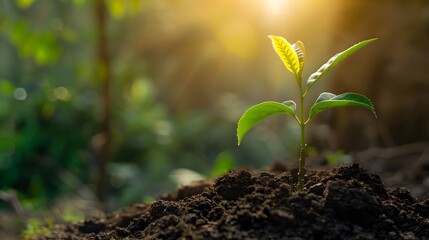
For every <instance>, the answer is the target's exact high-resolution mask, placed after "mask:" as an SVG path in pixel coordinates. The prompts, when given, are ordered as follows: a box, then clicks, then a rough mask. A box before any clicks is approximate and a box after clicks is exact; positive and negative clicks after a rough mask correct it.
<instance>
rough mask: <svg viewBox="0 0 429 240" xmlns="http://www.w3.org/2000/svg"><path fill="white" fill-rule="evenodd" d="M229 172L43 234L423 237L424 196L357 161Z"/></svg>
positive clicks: (427, 221)
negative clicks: (301, 179) (298, 181)
mask: <svg viewBox="0 0 429 240" xmlns="http://www.w3.org/2000/svg"><path fill="white" fill-rule="evenodd" d="M278 169H279V168H277V170H276V169H271V171H254V170H253V171H252V170H245V169H241V170H235V171H231V172H229V173H228V174H225V175H224V176H221V177H219V178H217V179H216V180H215V181H214V182H202V183H200V184H196V185H194V186H187V187H184V188H181V189H179V190H177V191H176V192H173V193H170V194H166V195H164V196H162V197H161V198H160V200H158V201H156V202H154V203H152V204H136V205H133V206H130V207H128V208H126V209H124V210H122V211H120V212H116V213H114V214H112V215H110V216H108V217H106V218H102V219H97V218H94V219H88V220H86V221H84V222H81V223H76V224H70V225H59V226H57V227H56V229H55V230H53V231H52V232H51V233H50V234H49V236H45V237H42V238H41V239H94V240H95V239H97V240H98V239H246V240H251V239H255V240H256V239H258V240H260V239H295V240H299V239H429V199H427V200H424V201H417V200H416V199H415V198H414V197H412V196H411V194H410V192H409V191H408V190H406V189H404V188H395V189H387V188H385V187H384V185H383V183H382V181H381V179H380V177H379V176H377V175H375V174H372V173H371V172H369V171H368V170H366V169H364V168H362V167H361V166H359V165H358V164H353V165H350V166H344V167H340V168H338V169H332V170H319V171H316V170H309V171H307V176H306V178H307V185H306V188H305V190H303V191H293V183H294V182H295V181H294V177H293V172H294V171H293V170H291V171H288V170H286V169H282V170H285V171H278Z"/></svg>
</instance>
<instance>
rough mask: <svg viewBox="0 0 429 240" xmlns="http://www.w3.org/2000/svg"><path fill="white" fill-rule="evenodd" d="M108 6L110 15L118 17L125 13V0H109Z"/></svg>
mask: <svg viewBox="0 0 429 240" xmlns="http://www.w3.org/2000/svg"><path fill="white" fill-rule="evenodd" d="M108 8H109V11H110V14H111V15H112V17H114V18H116V19H120V18H122V17H123V16H124V15H125V0H109V2H108Z"/></svg>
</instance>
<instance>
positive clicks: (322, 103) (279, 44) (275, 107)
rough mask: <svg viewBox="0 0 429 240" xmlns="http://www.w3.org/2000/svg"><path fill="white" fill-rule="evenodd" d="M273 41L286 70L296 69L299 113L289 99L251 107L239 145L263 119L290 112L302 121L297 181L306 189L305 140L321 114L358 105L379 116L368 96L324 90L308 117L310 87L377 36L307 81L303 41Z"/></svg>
mask: <svg viewBox="0 0 429 240" xmlns="http://www.w3.org/2000/svg"><path fill="white" fill-rule="evenodd" d="M268 37H269V38H270V39H271V41H272V43H273V47H274V50H275V51H276V52H277V54H278V55H279V57H280V59H281V60H282V62H283V64H284V65H285V67H286V69H287V70H289V71H290V72H292V73H293V74H294V76H295V80H296V83H297V84H298V87H299V96H300V99H299V112H297V110H296V104H295V102H294V101H292V100H288V101H285V102H282V103H280V102H273V101H268V102H263V103H260V104H257V105H255V106H253V107H251V108H249V109H248V110H247V111H246V112H245V113H244V114H243V115H242V116H241V118H240V120H239V121H238V127H237V138H238V145H240V143H241V141H242V140H243V137H244V135H246V133H247V132H248V131H249V130H250V129H251V128H252V127H253V126H255V124H256V123H258V122H259V121H261V120H263V119H265V118H267V117H269V116H271V115H275V114H287V115H290V116H292V117H293V118H294V119H295V120H296V122H297V123H298V124H299V126H300V129H301V148H300V154H299V155H300V156H299V162H298V182H297V183H296V189H298V190H302V189H303V187H304V184H305V182H304V176H305V157H306V147H307V144H306V142H305V127H306V126H307V124H308V123H309V122H310V121H311V119H313V118H314V117H315V116H316V115H317V114H318V113H320V112H322V111H324V110H327V109H330V108H335V107H342V106H358V107H364V108H367V109H369V110H370V111H371V112H372V113H373V114H374V116H375V117H377V115H376V112H375V108H374V106H373V104H372V103H371V101H370V100H369V99H368V98H367V97H365V96H364V95H361V94H357V93H352V92H348V93H343V94H340V95H335V94H332V93H328V92H324V93H322V94H320V96H319V97H318V98H317V100H316V102H315V103H314V104H313V106H311V108H310V112H309V113H308V116H307V117H306V116H305V114H304V101H305V98H306V97H307V95H308V92H309V91H310V89H311V88H312V87H313V86H314V84H315V83H316V82H317V81H319V80H320V79H321V78H322V77H323V76H324V75H326V74H327V73H328V72H329V71H330V70H331V69H332V68H334V67H335V66H336V65H337V64H338V63H340V62H341V61H343V60H344V59H345V58H347V57H348V56H350V55H351V54H352V53H354V52H356V51H357V50H359V49H361V48H362V47H364V46H365V45H367V44H369V43H371V42H373V41H375V40H376V38H373V39H369V40H366V41H362V42H359V43H358V44H355V45H353V46H352V47H350V48H348V49H346V50H345V51H343V52H340V53H337V54H336V55H335V56H333V57H332V58H331V59H329V61H328V62H326V63H325V64H323V65H322V66H321V67H320V68H319V69H318V70H317V71H316V72H315V73H313V74H311V75H310V77H309V78H308V80H307V83H306V84H304V83H303V81H302V70H303V69H304V63H305V57H306V53H305V48H304V44H303V43H302V42H301V41H297V42H296V43H294V44H290V43H289V42H288V41H287V40H286V39H284V38H283V37H280V36H272V35H270V36H268Z"/></svg>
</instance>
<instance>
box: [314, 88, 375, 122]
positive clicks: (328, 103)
mask: <svg viewBox="0 0 429 240" xmlns="http://www.w3.org/2000/svg"><path fill="white" fill-rule="evenodd" d="M343 106H357V107H364V108H366V109H368V110H370V111H371V112H372V113H373V114H374V116H375V117H377V114H376V112H375V108H374V105H373V104H372V102H371V100H369V99H368V98H367V97H365V96H364V95H362V94H358V93H343V94H340V95H335V94H332V93H328V92H324V93H322V94H320V96H319V97H318V98H317V100H316V102H315V103H314V105H313V106H312V107H311V109H310V116H309V119H312V118H313V117H314V116H316V115H317V114H318V113H319V112H321V111H324V110H327V109H330V108H335V107H343Z"/></svg>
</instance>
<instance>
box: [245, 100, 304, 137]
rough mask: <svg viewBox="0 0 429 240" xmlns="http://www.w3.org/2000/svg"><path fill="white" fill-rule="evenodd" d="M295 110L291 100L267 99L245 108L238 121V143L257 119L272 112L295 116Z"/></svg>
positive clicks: (262, 118) (272, 113)
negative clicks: (281, 101) (275, 100)
mask: <svg viewBox="0 0 429 240" xmlns="http://www.w3.org/2000/svg"><path fill="white" fill-rule="evenodd" d="M295 111H296V104H295V102H293V101H286V102H284V103H279V102H272V101H268V102H263V103H259V104H257V105H255V106H253V107H251V108H249V109H247V111H246V112H245V113H244V114H243V115H242V116H241V118H240V120H239V121H238V127H237V139H238V145H240V143H241V141H242V140H243V137H244V135H246V133H247V132H248V131H249V130H250V129H251V128H252V127H253V126H255V124H256V123H258V122H259V121H261V120H264V119H265V118H267V117H269V116H271V115H274V114H288V115H290V116H292V117H294V118H295V115H296V113H295Z"/></svg>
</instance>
